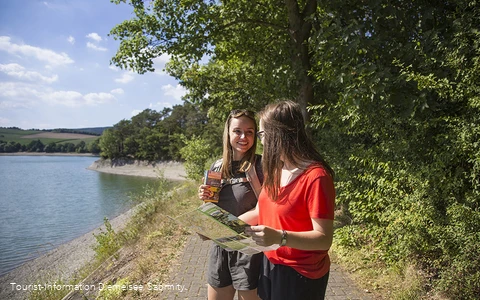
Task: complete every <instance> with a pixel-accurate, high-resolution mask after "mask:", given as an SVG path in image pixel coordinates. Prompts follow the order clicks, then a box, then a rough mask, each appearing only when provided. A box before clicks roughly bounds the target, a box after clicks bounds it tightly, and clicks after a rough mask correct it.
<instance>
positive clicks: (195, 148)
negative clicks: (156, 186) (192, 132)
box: [180, 136, 212, 180]
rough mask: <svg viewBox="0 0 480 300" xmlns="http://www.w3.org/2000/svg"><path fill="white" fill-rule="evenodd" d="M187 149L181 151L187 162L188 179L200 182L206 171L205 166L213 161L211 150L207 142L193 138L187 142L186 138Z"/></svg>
mask: <svg viewBox="0 0 480 300" xmlns="http://www.w3.org/2000/svg"><path fill="white" fill-rule="evenodd" d="M184 143H185V147H183V148H182V149H180V154H181V155H182V157H183V159H184V160H185V171H186V172H187V177H188V178H190V179H194V180H198V179H200V178H202V176H203V172H204V171H205V169H206V166H205V164H206V163H207V161H209V160H210V159H211V155H210V154H209V153H211V150H212V149H211V148H210V145H209V144H208V143H206V141H205V140H203V139H201V138H198V137H196V136H193V137H192V138H191V139H189V140H187V139H186V138H184Z"/></svg>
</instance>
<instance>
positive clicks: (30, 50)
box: [0, 36, 74, 66]
mask: <svg viewBox="0 0 480 300" xmlns="http://www.w3.org/2000/svg"><path fill="white" fill-rule="evenodd" d="M0 50H3V51H6V52H8V53H10V54H22V55H25V56H32V57H35V58H36V59H38V60H40V61H45V62H47V63H49V64H51V65H53V66H58V65H66V64H71V63H73V62H74V61H73V60H72V59H71V58H70V57H69V56H68V55H67V54H66V53H63V52H62V53H57V52H54V51H52V50H49V49H43V48H39V47H35V46H30V45H19V44H15V43H12V42H11V41H10V37H8V36H0Z"/></svg>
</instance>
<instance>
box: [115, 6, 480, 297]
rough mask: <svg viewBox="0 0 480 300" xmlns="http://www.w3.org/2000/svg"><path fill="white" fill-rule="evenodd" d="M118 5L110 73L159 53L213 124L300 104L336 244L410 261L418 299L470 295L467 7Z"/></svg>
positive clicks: (475, 184) (474, 252)
mask: <svg viewBox="0 0 480 300" xmlns="http://www.w3.org/2000/svg"><path fill="white" fill-rule="evenodd" d="M114 2H117V3H118V2H121V1H120V0H116V1H114ZM123 2H127V1H123ZM128 2H130V3H131V4H132V6H133V8H134V11H135V17H134V18H133V19H132V20H128V21H125V22H123V23H122V24H119V25H118V26H116V27H115V28H114V29H112V32H111V34H112V35H113V37H114V38H117V39H120V40H121V44H120V48H119V51H118V52H117V54H116V56H115V57H114V58H113V59H112V62H113V63H115V64H117V65H119V66H122V67H124V68H131V69H134V70H136V71H138V72H140V73H142V72H145V71H151V70H152V67H153V65H152V64H151V60H152V59H153V58H155V57H157V56H159V55H160V54H162V53H168V54H171V55H172V56H173V59H172V62H171V63H170V65H169V66H168V67H167V70H168V72H169V73H170V74H172V75H174V76H175V77H176V78H178V79H179V80H180V82H181V84H182V85H184V86H185V87H186V88H188V91H189V93H188V94H187V96H186V98H185V99H187V100H188V101H189V102H187V103H194V104H195V105H197V106H198V107H199V108H200V109H202V111H207V112H208V117H209V119H208V120H209V122H210V124H211V125H213V124H216V125H217V126H218V127H220V126H219V125H220V124H221V120H222V119H224V117H225V116H226V114H227V113H228V111H229V110H230V109H232V108H233V107H234V106H236V105H237V104H240V106H247V107H249V108H250V107H251V108H253V109H260V108H261V107H263V105H265V104H266V103H268V102H271V101H274V99H277V98H295V99H297V101H298V102H300V103H301V104H302V105H304V106H305V107H307V103H308V104H309V105H308V109H309V114H310V116H311V119H310V126H311V127H310V128H311V133H312V136H313V137H314V138H315V141H316V143H317V144H318V147H319V149H320V150H321V151H322V153H324V155H325V157H326V158H327V161H329V162H330V164H331V165H332V166H333V167H334V169H335V171H336V188H337V204H338V207H339V209H341V210H342V211H344V212H345V214H346V216H347V218H348V219H349V220H350V222H349V223H347V224H346V225H345V227H343V228H341V229H339V230H338V231H337V233H336V237H335V239H336V242H337V243H338V245H339V247H340V248H343V249H344V250H346V251H345V253H348V249H351V248H362V249H374V251H372V253H373V254H372V255H371V256H370V257H369V258H368V259H370V260H375V261H378V262H380V263H382V264H384V265H385V266H386V267H388V268H397V269H405V268H406V267H407V266H408V265H410V264H414V267H415V268H418V269H419V270H421V271H422V272H421V274H424V275H423V276H424V279H425V280H424V282H425V283H424V286H423V288H424V291H423V292H424V294H427V293H441V294H442V296H444V297H448V298H452V299H457V298H458V299H474V298H475V296H476V295H478V294H480V286H479V282H480V280H479V276H480V275H479V274H480V273H479V272H480V271H479V270H480V266H479V264H478V263H477V262H478V261H479V260H478V259H475V258H476V257H478V254H479V251H480V250H479V247H480V246H479V245H480V236H479V235H478V232H480V222H479V221H480V206H479V205H480V203H479V199H480V176H479V174H480V143H479V140H480V97H479V96H478V95H480V67H479V63H480V43H479V41H480V30H479V28H480V10H479V6H478V3H477V1H466V0H458V1H453V2H435V3H430V2H425V1H397V2H395V3H394V2H388V1H379V0H374V1H368V2H362V3H358V1H352V0H344V1H334V2H332V1H313V2H312V1H290V0H289V1H284V2H278V1H273V0H262V1H254V2H251V1H233V2H232V1H223V2H222V1H220V2H219V1H200V0H197V1H183V0H170V1H150V2H144V1H128ZM299 16H300V17H301V20H300V22H298V21H299V20H298V18H299ZM204 55H208V56H209V58H210V61H209V62H208V63H207V64H204V65H200V64H199V63H198V61H199V60H200V58H202V57H203V56H204ZM308 95H310V96H308ZM306 99H307V100H306ZM189 105H190V104H189ZM205 131H207V130H205ZM193 136H194V135H191V136H188V138H187V139H186V140H185V141H187V143H190V144H189V145H188V147H189V148H191V149H190V150H188V149H189V148H187V149H186V150H184V152H186V153H185V156H186V157H188V156H190V157H191V158H190V159H191V161H196V164H193V165H192V170H193V171H192V174H197V175H194V176H198V174H199V172H200V168H203V167H204V165H202V164H203V162H204V161H205V160H206V159H208V155H207V154H205V156H202V154H201V153H199V151H211V150H210V149H216V148H214V147H210V148H209V147H206V145H207V144H208V142H207V139H208V138H209V137H210V136H212V135H203V136H200V135H198V134H197V135H195V136H196V138H193ZM219 136H220V135H217V136H216V138H217V140H219V138H218V137H219ZM202 139H203V141H202ZM180 148H181V147H179V148H178V149H180ZM187 150H188V151H187ZM206 153H208V152H206ZM197 156H198V157H197ZM195 168H197V170H196V171H195Z"/></svg>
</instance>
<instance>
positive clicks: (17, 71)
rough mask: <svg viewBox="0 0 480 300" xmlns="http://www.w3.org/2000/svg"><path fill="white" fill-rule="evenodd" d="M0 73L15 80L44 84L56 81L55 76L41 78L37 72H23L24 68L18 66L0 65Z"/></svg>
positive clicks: (56, 77)
mask: <svg viewBox="0 0 480 300" xmlns="http://www.w3.org/2000/svg"><path fill="white" fill-rule="evenodd" d="M0 72H3V73H5V74H7V75H9V76H12V77H15V78H19V79H26V80H30V81H36V82H38V81H42V82H45V83H52V82H55V81H57V80H58V76H57V75H56V74H55V75H52V77H47V76H43V75H42V74H40V73H38V72H33V71H25V68H24V67H22V66H21V65H19V64H7V65H3V64H0Z"/></svg>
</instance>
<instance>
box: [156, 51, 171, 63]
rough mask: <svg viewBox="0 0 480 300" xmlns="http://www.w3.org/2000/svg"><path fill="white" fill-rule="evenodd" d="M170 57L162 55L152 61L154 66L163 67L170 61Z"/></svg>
mask: <svg viewBox="0 0 480 300" xmlns="http://www.w3.org/2000/svg"><path fill="white" fill-rule="evenodd" d="M170 57H171V55H169V54H166V53H163V54H162V55H160V56H158V57H155V58H154V59H153V60H152V61H153V63H154V64H158V65H162V66H164V65H165V64H166V63H167V62H168V61H169V60H170Z"/></svg>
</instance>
